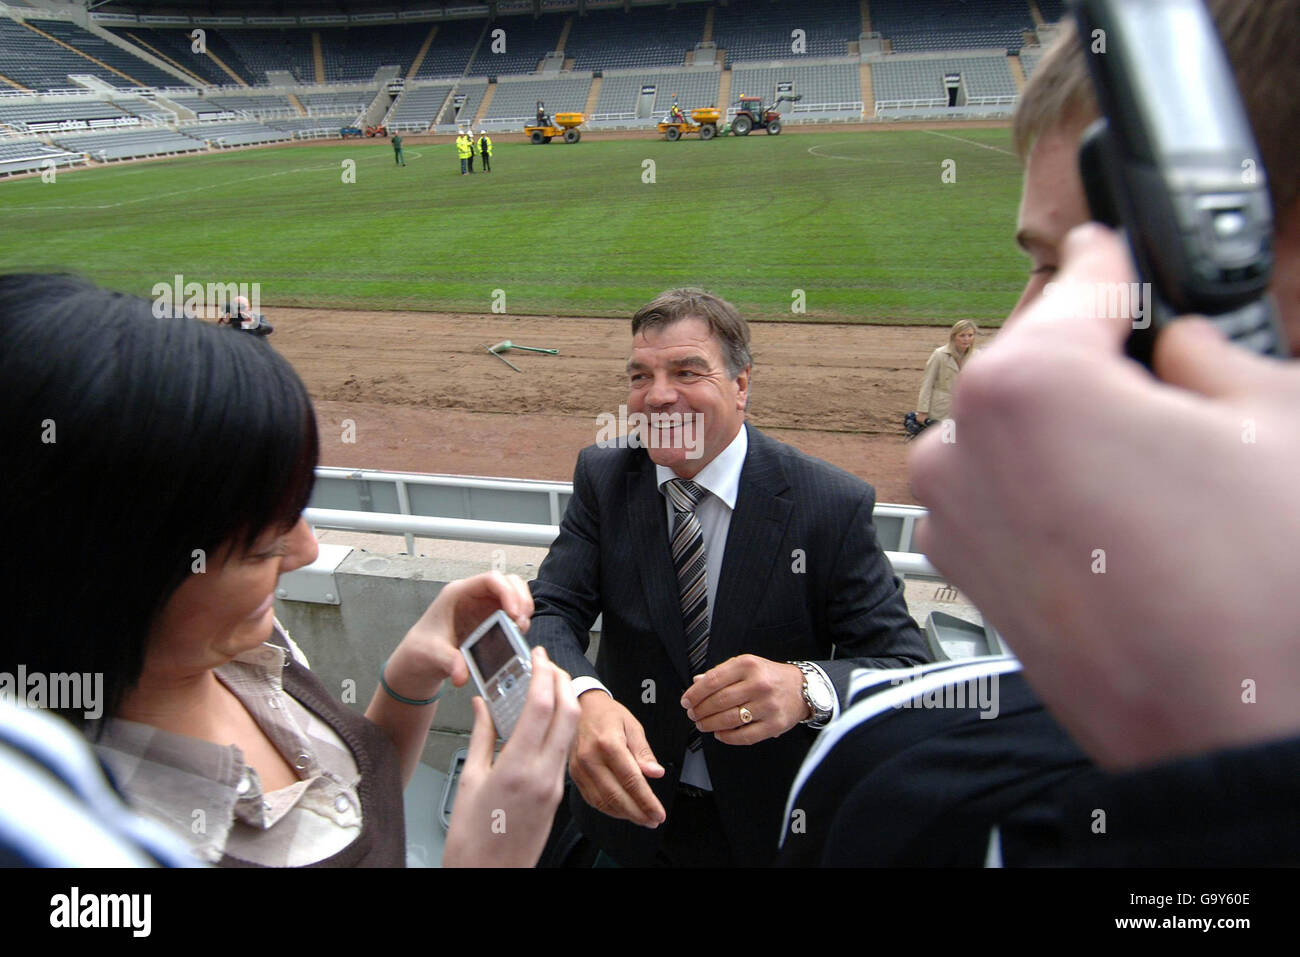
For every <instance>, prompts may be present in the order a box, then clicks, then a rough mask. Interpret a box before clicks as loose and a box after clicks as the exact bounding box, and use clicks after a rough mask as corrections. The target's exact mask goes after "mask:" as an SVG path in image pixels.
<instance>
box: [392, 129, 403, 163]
mask: <svg viewBox="0 0 1300 957" xmlns="http://www.w3.org/2000/svg"><path fill="white" fill-rule="evenodd" d="M393 161H394V162H395V163H396V164H397V165H398V166H405V165H406V157H405V156H403V155H402V138H401V137H400V136H398V135H397V134H396V133H394V134H393Z"/></svg>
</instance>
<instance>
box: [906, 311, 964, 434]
mask: <svg viewBox="0 0 1300 957" xmlns="http://www.w3.org/2000/svg"><path fill="white" fill-rule="evenodd" d="M978 331H979V329H978V327H977V326H976V325H975V323H973V322H971V320H969V319H959V320H958V321H957V322H956V323H954V324H953V327H952V330H951V331H950V332H949V333H948V341H947V343H946V344H944V345H942V346H940V347H939V348H938V349H935V350H934V352H932V353H931V354H930V359H929V361H928V362H926V364H925V378H924V379H923V380H922V382H921V394H920V397H919V398H918V399H917V401H916V418H917V421H919V422H920V424H921V425H929V424H930V423H931V422H938V421H941V420H943V419H946V418H948V410H949V409H951V408H952V390H953V387H954V386H956V384H957V376H958V374H959V373H960V372H961V370H962V368H963V367H964V366H965V365H966V361H967V360H968V359H970V357H971V356H972V355H973V354H974V352H975V334H976V333H977V332H978Z"/></svg>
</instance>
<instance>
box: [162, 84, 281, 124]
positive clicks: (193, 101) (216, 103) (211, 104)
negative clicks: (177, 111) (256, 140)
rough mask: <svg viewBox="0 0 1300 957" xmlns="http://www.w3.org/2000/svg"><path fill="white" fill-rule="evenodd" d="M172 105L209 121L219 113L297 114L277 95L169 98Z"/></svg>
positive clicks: (230, 94) (224, 94)
mask: <svg viewBox="0 0 1300 957" xmlns="http://www.w3.org/2000/svg"><path fill="white" fill-rule="evenodd" d="M168 99H170V100H171V101H172V102H173V103H175V104H176V105H177V106H180V107H183V108H185V109H187V110H190V111H191V112H193V113H194V114H195V115H196V116H198V117H199V118H200V119H203V118H204V117H205V116H206V117H207V118H209V119H211V118H213V117H215V116H216V115H218V114H221V113H239V112H247V113H252V114H254V115H258V114H260V115H264V116H284V117H292V116H296V115H297V114H298V111H297V110H295V109H294V108H293V106H292V105H291V104H290V103H289V101H288V100H287V99H285V98H284V97H283V96H279V95H270V94H263V95H261V96H255V95H244V94H239V93H226V92H224V91H222V92H221V93H219V94H209V95H207V96H187V95H184V94H178V95H175V96H169V97H168Z"/></svg>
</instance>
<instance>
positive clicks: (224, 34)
mask: <svg viewBox="0 0 1300 957" xmlns="http://www.w3.org/2000/svg"><path fill="white" fill-rule="evenodd" d="M213 36H216V37H218V38H219V39H221V40H224V41H225V43H226V45H227V46H228V47H230V48H231V49H232V50H234V51H235V52H236V53H237V54H238V59H239V61H240V62H241V63H242V64H243V65H244V69H245V70H246V71H247V73H244V74H241V75H242V76H243V77H244V79H245V80H247V81H248V82H249V83H252V84H253V85H258V84H262V83H265V82H266V71H267V70H288V71H289V72H290V73H292V74H293V75H294V78H295V79H297V80H298V81H299V82H301V83H314V82H316V66H315V63H314V60H313V57H312V43H311V33H310V32H309V31H307V30H253V29H223V30H220V31H218V30H209V31H208V38H209V43H211V38H212V37H213ZM212 49H213V52H216V47H215V46H214V47H212ZM217 55H218V56H222V54H220V53H218V54H217ZM230 65H231V67H232V69H236V72H239V71H238V69H237V68H235V67H234V64H230Z"/></svg>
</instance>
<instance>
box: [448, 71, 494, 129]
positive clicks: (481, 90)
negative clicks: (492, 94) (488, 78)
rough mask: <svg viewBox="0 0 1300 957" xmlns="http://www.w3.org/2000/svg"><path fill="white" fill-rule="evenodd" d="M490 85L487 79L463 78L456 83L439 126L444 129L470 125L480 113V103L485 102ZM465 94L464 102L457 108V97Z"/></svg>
mask: <svg viewBox="0 0 1300 957" xmlns="http://www.w3.org/2000/svg"><path fill="white" fill-rule="evenodd" d="M487 88H488V85H487V83H486V82H485V81H478V82H466V81H465V80H462V81H461V82H459V83H457V84H456V88H455V90H454V92H453V94H452V98H451V99H450V100H449V101H448V102H447V108H446V109H444V110H443V111H442V116H441V117H440V121H441V122H440V123H439V124H438V125H439V127H440V128H441V129H442V130H444V131H451V130H455V129H456V127H457V126H458V125H459V126H468V125H469V124H470V123H473V122H474V117H475V116H477V115H478V107H479V104H480V103H482V102H483V97H484V96H486V95H487ZM457 96H464V97H465V102H464V104H463V105H462V106H461V107H460V108H459V109H457V108H456V97H457Z"/></svg>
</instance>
